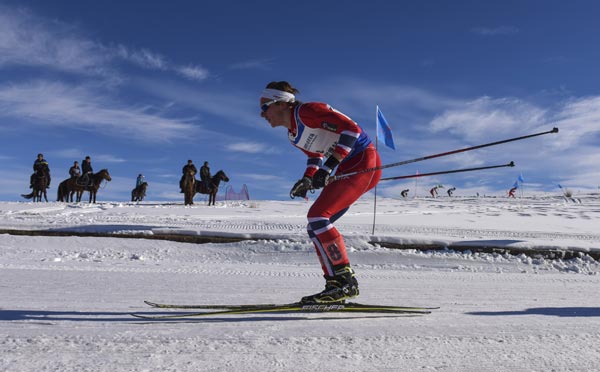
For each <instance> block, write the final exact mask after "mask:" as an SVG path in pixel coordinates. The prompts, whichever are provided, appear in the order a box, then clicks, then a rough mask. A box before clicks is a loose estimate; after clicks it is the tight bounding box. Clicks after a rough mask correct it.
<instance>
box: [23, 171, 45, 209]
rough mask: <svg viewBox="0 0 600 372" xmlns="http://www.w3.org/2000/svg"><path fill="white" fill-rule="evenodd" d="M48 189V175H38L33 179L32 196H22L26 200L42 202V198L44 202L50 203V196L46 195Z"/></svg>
mask: <svg viewBox="0 0 600 372" xmlns="http://www.w3.org/2000/svg"><path fill="white" fill-rule="evenodd" d="M47 188H48V177H47V176H46V174H44V173H41V174H36V175H35V176H34V177H33V191H31V193H30V194H21V196H22V197H24V198H25V199H31V198H33V201H34V202H41V201H42V196H43V197H44V200H45V201H46V202H47V201H48V196H47V195H46V189H47Z"/></svg>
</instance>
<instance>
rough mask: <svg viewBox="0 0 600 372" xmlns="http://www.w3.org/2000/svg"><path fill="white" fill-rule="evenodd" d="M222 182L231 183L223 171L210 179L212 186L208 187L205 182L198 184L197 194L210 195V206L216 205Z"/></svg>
mask: <svg viewBox="0 0 600 372" xmlns="http://www.w3.org/2000/svg"><path fill="white" fill-rule="evenodd" d="M221 181H224V182H229V177H227V175H226V174H225V172H223V171H222V170H220V171H218V172H217V173H215V175H214V176H212V178H211V179H210V182H209V183H210V186H209V187H206V185H205V184H204V182H198V183H196V192H197V193H200V194H208V205H215V200H216V199H217V193H218V192H219V184H220V183H221Z"/></svg>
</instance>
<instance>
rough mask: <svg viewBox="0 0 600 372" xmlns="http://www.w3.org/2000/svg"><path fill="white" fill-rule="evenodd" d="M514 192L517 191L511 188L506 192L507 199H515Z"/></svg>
mask: <svg viewBox="0 0 600 372" xmlns="http://www.w3.org/2000/svg"><path fill="white" fill-rule="evenodd" d="M515 191H517V188H516V187H513V188H512V189H510V190H508V197H509V198H514V197H515Z"/></svg>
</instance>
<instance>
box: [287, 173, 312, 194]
mask: <svg viewBox="0 0 600 372" xmlns="http://www.w3.org/2000/svg"><path fill="white" fill-rule="evenodd" d="M311 187H312V180H311V179H310V177H302V179H300V180H298V182H296V183H295V184H294V187H292V190H291V191H290V198H292V199H294V197H296V196H299V197H301V198H306V193H307V192H308V190H310V188H311Z"/></svg>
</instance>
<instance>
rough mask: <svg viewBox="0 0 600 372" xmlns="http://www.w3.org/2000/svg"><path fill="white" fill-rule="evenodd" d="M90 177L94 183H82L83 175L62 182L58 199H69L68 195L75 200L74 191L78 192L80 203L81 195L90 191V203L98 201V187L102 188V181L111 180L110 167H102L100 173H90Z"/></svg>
mask: <svg viewBox="0 0 600 372" xmlns="http://www.w3.org/2000/svg"><path fill="white" fill-rule="evenodd" d="M89 179H90V180H91V181H92V185H91V186H90V185H84V184H81V183H80V182H81V181H80V180H81V177H79V178H77V177H71V178H68V179H66V180H64V181H62V182H61V183H60V185H59V186H58V201H63V199H64V200H65V201H68V200H67V199H68V196H70V197H71V201H73V193H76V194H77V199H76V201H77V202H78V203H79V202H80V201H81V196H82V195H83V192H84V191H89V192H90V203H96V194H97V193H98V189H99V188H100V183H101V182H102V181H103V180H106V181H111V180H112V178H111V177H110V173H108V169H102V170H101V171H100V172H98V173H93V174H91V175H90V177H89Z"/></svg>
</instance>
